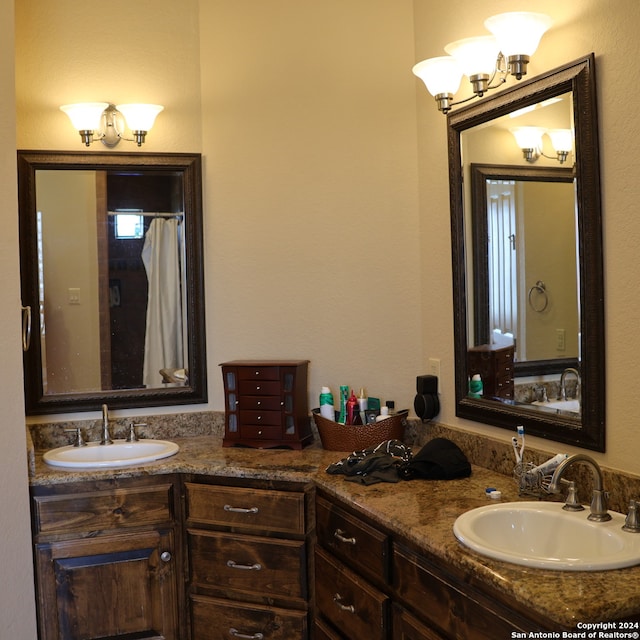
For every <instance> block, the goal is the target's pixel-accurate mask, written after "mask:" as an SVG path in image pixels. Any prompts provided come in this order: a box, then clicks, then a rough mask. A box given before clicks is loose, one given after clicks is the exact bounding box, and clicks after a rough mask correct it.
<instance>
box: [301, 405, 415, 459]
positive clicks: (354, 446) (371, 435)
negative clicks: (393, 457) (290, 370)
mask: <svg viewBox="0 0 640 640" xmlns="http://www.w3.org/2000/svg"><path fill="white" fill-rule="evenodd" d="M312 413H313V419H314V420H315V423H316V426H317V427H318V433H319V434H320V440H321V441H322V446H323V447H324V448H325V449H328V450H329V451H360V450H361V449H366V448H367V447H373V446H375V445H377V444H380V443H381V442H384V441H385V440H400V441H402V439H403V438H404V429H405V425H406V417H407V414H408V412H407V411H403V412H400V413H397V414H395V415H392V416H389V417H388V418H387V419H386V420H381V421H380V422H375V423H373V424H363V425H354V426H347V425H344V424H339V423H338V422H334V421H333V420H327V419H326V418H324V417H323V416H321V415H320V409H314V410H313V412H312Z"/></svg>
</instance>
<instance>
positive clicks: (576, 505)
mask: <svg viewBox="0 0 640 640" xmlns="http://www.w3.org/2000/svg"><path fill="white" fill-rule="evenodd" d="M560 482H561V483H562V484H568V485H569V490H568V491H567V497H566V499H565V501H564V506H563V507H562V508H563V509H564V510H565V511H584V507H583V506H582V505H581V504H580V501H579V500H578V492H577V491H576V483H575V482H573V480H565V479H564V478H561V479H560Z"/></svg>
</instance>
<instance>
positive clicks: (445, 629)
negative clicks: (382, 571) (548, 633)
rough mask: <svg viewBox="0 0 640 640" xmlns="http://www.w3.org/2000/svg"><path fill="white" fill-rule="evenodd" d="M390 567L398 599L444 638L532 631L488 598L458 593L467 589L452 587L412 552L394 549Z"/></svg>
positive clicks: (491, 638) (471, 639) (479, 638)
mask: <svg viewBox="0 0 640 640" xmlns="http://www.w3.org/2000/svg"><path fill="white" fill-rule="evenodd" d="M393 563H394V564H393V574H394V583H395V588H396V592H397V594H398V597H399V598H400V599H401V600H402V601H403V602H404V603H405V604H406V605H407V606H409V607H412V608H413V609H414V610H416V611H419V612H420V615H421V617H423V618H424V619H425V620H426V621H427V622H428V624H429V626H431V625H433V627H434V629H438V630H441V631H442V633H443V635H445V636H447V637H449V636H452V637H455V638H465V639H466V640H495V638H511V637H513V635H512V634H513V632H514V631H515V630H522V631H526V629H527V625H528V627H529V629H531V628H532V627H531V624H532V623H531V622H530V621H529V622H524V623H523V624H520V623H519V622H518V617H517V616H516V615H515V614H511V613H510V612H508V610H506V609H505V608H503V607H502V606H500V605H499V604H498V603H497V602H495V601H494V600H492V599H491V598H490V596H485V595H483V594H480V593H479V592H476V593H474V594H473V596H472V595H471V594H469V595H467V594H466V593H464V592H463V591H462V589H463V588H465V590H466V589H468V585H461V587H457V586H455V584H452V583H451V582H450V581H449V580H448V579H445V578H444V576H443V575H442V573H441V571H440V570H439V569H438V568H437V567H435V566H434V565H432V564H431V563H430V562H429V561H428V560H427V559H426V558H423V557H421V556H418V555H417V554H415V553H414V552H413V551H410V550H408V549H405V548H403V547H400V546H395V547H394V552H393ZM418 637H420V636H418ZM435 637H436V638H437V637H438V636H437V635H436V636H435Z"/></svg>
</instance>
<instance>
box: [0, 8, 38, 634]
mask: <svg viewBox="0 0 640 640" xmlns="http://www.w3.org/2000/svg"><path fill="white" fill-rule="evenodd" d="M13 46H14V34H13V3H12V2H2V3H0V88H1V90H0V141H1V142H0V218H1V219H2V234H0V291H2V305H1V306H0V353H2V374H0V380H1V384H0V406H2V413H1V414H0V430H1V431H2V445H1V453H0V487H1V488H2V489H1V493H0V514H1V515H0V541H1V542H0V549H1V550H2V580H0V638H3V639H4V638H7V640H8V639H9V638H11V639H14V638H15V640H35V637H36V623H35V605H34V596H33V570H32V561H31V527H30V520H29V497H28V493H27V490H28V487H27V466H26V456H25V450H26V441H25V430H24V403H23V400H22V379H21V378H22V376H21V371H22V352H21V348H20V345H21V340H20V280H19V273H20V270H19V263H18V217H17V215H16V210H17V183H16V151H15V150H16V134H15V125H16V118H15V91H14V64H13V63H14V51H13Z"/></svg>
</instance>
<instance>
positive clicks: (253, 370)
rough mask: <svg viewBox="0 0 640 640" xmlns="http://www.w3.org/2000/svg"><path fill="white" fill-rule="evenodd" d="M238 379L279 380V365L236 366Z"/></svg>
mask: <svg viewBox="0 0 640 640" xmlns="http://www.w3.org/2000/svg"><path fill="white" fill-rule="evenodd" d="M238 378H239V379H240V380H278V381H279V380H280V367H269V366H260V365H258V366H254V367H251V366H245V367H239V368H238Z"/></svg>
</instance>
